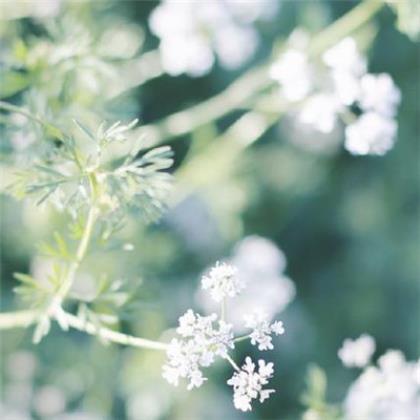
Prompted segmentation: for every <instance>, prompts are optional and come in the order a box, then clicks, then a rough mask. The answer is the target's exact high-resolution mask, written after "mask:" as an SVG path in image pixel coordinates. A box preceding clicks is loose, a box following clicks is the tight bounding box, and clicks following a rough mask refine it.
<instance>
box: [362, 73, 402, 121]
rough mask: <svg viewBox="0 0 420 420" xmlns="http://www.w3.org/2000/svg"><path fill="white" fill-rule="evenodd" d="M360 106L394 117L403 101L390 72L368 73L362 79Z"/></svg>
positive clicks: (366, 109)
mask: <svg viewBox="0 0 420 420" xmlns="http://www.w3.org/2000/svg"><path fill="white" fill-rule="evenodd" d="M360 85H361V98H360V107H361V108H362V109H363V110H365V111H373V112H377V113H379V114H381V115H383V116H387V117H393V116H395V114H396V111H397V107H398V105H399V103H400V101H401V92H400V90H399V89H398V88H397V87H396V86H395V84H394V81H393V80H392V77H391V76H390V75H389V74H386V73H381V74H366V75H364V76H363V77H362V79H361V81H360Z"/></svg>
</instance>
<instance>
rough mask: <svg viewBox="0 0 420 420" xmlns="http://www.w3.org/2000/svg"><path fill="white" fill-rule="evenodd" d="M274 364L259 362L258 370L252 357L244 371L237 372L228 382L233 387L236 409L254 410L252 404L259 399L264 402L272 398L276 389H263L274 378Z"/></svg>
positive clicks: (247, 360)
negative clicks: (271, 395)
mask: <svg viewBox="0 0 420 420" xmlns="http://www.w3.org/2000/svg"><path fill="white" fill-rule="evenodd" d="M273 372H274V369H273V363H266V362H265V361H264V360H259V361H258V370H257V371H256V370H255V364H254V363H253V362H252V360H251V358H250V357H247V358H246V359H245V364H244V365H243V366H242V369H241V370H240V371H238V372H235V373H234V374H233V376H232V377H231V378H230V379H229V380H228V381H227V383H228V385H231V386H232V387H233V404H234V405H235V408H237V409H238V410H242V411H250V410H252V406H251V402H252V400H253V399H259V401H260V402H263V401H264V400H266V399H267V398H269V397H270V394H272V393H273V392H275V391H274V389H263V386H264V385H267V384H268V380H269V379H270V378H271V377H272V376H273Z"/></svg>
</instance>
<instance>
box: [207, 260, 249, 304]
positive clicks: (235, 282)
mask: <svg viewBox="0 0 420 420" xmlns="http://www.w3.org/2000/svg"><path fill="white" fill-rule="evenodd" d="M237 271H238V270H237V268H236V267H234V266H232V265H230V264H226V263H219V262H217V263H216V265H215V266H214V267H213V268H212V269H211V270H210V272H209V273H208V275H206V276H203V278H202V280H201V285H202V287H203V289H204V290H209V291H210V295H211V297H212V298H213V299H214V300H215V301H216V302H221V301H222V300H223V299H224V298H227V297H234V296H236V295H238V294H239V293H240V292H241V291H242V289H244V288H245V283H244V282H243V281H242V280H241V279H240V278H239V277H238V276H237Z"/></svg>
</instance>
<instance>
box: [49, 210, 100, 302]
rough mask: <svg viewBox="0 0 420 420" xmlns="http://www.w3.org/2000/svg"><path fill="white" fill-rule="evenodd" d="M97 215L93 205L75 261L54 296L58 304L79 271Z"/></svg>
mask: <svg viewBox="0 0 420 420" xmlns="http://www.w3.org/2000/svg"><path fill="white" fill-rule="evenodd" d="M97 213H98V210H97V208H96V207H95V206H94V205H92V206H91V207H90V209H89V212H88V215H87V219H86V224H85V228H84V230H83V234H82V237H81V239H80V242H79V246H78V247H77V250H76V256H75V259H74V261H73V262H72V263H71V264H70V267H69V269H68V271H67V275H66V278H65V279H64V281H63V283H62V285H61V286H60V288H59V290H58V292H57V294H56V295H55V298H56V299H58V302H60V303H61V302H62V301H63V300H64V299H65V298H66V296H67V294H68V293H69V291H70V289H71V286H72V285H73V282H74V277H75V275H76V273H77V270H78V269H79V267H80V264H81V262H82V261H83V259H84V257H85V255H86V252H87V249H88V246H89V242H90V238H91V236H92V232H93V227H94V225H95V221H96V218H97Z"/></svg>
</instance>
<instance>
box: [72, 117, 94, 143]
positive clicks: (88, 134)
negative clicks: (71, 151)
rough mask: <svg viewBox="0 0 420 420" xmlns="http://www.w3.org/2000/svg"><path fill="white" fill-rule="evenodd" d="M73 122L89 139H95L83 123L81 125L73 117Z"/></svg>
mask: <svg viewBox="0 0 420 420" xmlns="http://www.w3.org/2000/svg"><path fill="white" fill-rule="evenodd" d="M73 122H74V123H75V124H76V126H77V127H78V128H79V130H80V131H81V132H82V133H84V134H86V135H87V136H88V137H89V138H90V139H91V140H93V141H95V136H94V135H93V133H92V132H91V131H90V130H89V129H88V128H87V127H86V126H85V125H83V124H82V123H81V122H80V121H78V120H76V119H74V120H73Z"/></svg>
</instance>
